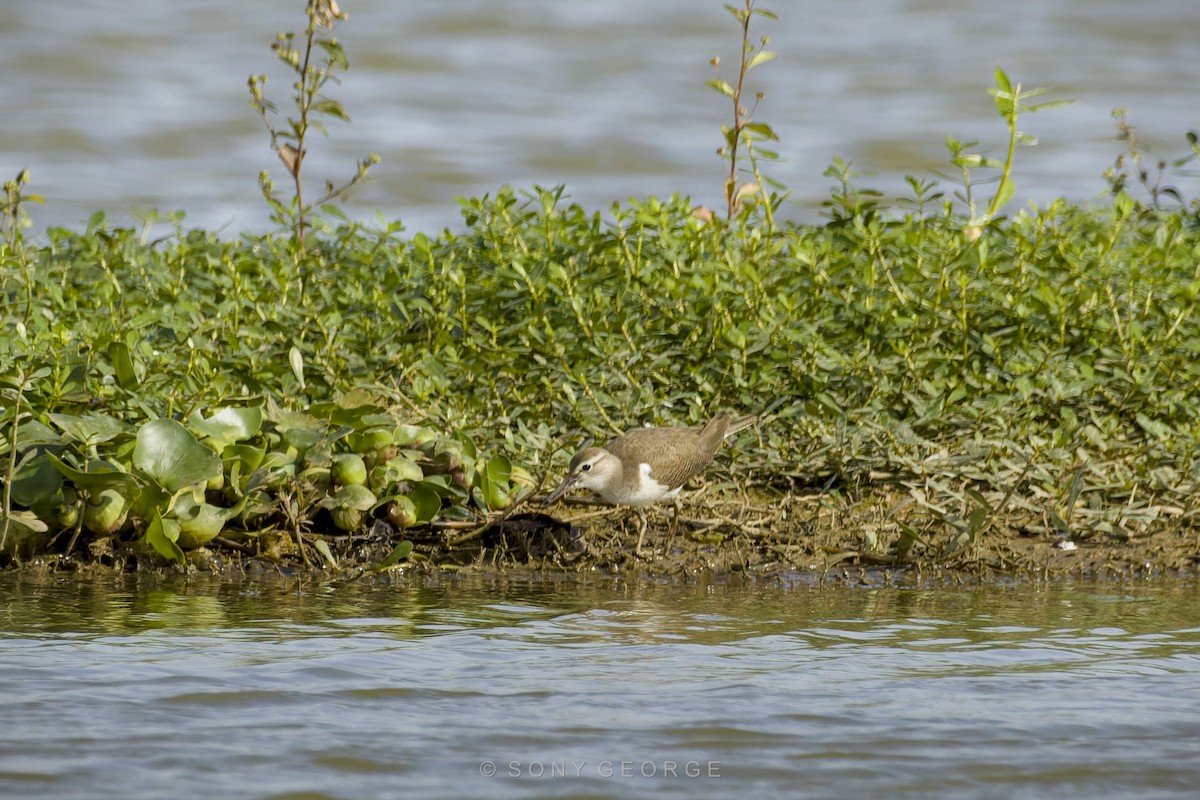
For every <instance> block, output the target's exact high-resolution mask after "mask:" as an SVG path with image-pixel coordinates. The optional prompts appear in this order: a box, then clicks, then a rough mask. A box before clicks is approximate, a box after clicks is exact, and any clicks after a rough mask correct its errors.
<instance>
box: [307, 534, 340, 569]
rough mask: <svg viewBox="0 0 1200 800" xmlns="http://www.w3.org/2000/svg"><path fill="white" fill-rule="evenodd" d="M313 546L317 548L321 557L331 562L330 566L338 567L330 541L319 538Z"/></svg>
mask: <svg viewBox="0 0 1200 800" xmlns="http://www.w3.org/2000/svg"><path fill="white" fill-rule="evenodd" d="M313 546H314V547H316V548H317V552H318V553H320V554H321V557H322V558H324V559H325V560H326V561H327V562H329V566H331V567H333V568H334V569H337V568H338V563H337V559H336V558H334V557H333V551H332V550H330V549H329V543H328V542H326V541H325V540H324V539H317V541H316V544H314V545H313Z"/></svg>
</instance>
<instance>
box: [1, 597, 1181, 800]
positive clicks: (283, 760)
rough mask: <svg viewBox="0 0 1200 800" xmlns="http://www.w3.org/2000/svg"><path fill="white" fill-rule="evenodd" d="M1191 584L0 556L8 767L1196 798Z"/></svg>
mask: <svg viewBox="0 0 1200 800" xmlns="http://www.w3.org/2000/svg"><path fill="white" fill-rule="evenodd" d="M1198 619H1200V601H1198V600H1197V597H1196V594H1195V591H1194V588H1193V587H1158V588H1137V589H1130V588H1128V587H1125V588H1122V587H1118V586H1112V585H1108V586H1045V585H1027V586H1014V587H999V588H997V587H991V588H980V589H971V590H959V589H945V588H942V589H937V590H902V589H856V588H845V587H809V586H798V587H790V588H787V587H784V588H777V587H770V588H766V587H756V586H728V585H717V586H709V585H696V586H659V585H652V586H635V587H631V586H628V585H624V584H621V583H613V582H603V581H591V582H586V581H585V582H579V581H575V580H572V581H565V580H563V581H559V580H538V581H530V580H523V581H508V582H506V581H498V580H486V579H482V578H476V579H465V578H464V579H458V580H454V581H441V582H437V583H432V584H431V583H429V582H428V581H424V582H417V583H412V582H409V581H408V579H397V580H388V581H367V580H364V581H359V582H356V583H349V584H342V585H334V584H318V583H309V582H289V581H287V580H284V579H246V580H245V581H242V582H238V583H228V582H223V581H220V580H217V579H214V578H194V579H192V580H191V581H188V582H180V581H164V580H162V579H156V580H151V579H149V578H113V577H107V578H84V579H80V578H47V577H35V576H30V575H13V574H4V575H0V719H2V720H3V725H2V726H0V796H4V797H33V796H38V797H52V798H59V797H62V798H95V797H122V798H160V797H168V796H178V797H183V796H195V797H199V796H210V797H229V798H284V797H290V798H301V797H304V798H372V797H400V796H421V797H445V798H454V797H467V796H491V797H512V798H520V797H532V796H541V797H564V798H565V797H615V796H622V797H663V796H665V797H689V798H691V797H731V796H739V795H740V796H746V797H775V796H798V797H830V798H834V797H839V798H844V797H911V798H923V797H934V796H952V797H959V798H991V797H996V798H1012V797H1056V798H1061V797H1089V798H1092V797H1139V798H1153V797H1191V796H1194V791H1195V787H1196V786H1197V785H1198V784H1200V761H1198V760H1197V758H1196V756H1197V744H1196V743H1197V741H1200V627H1198V626H1197V620H1198Z"/></svg>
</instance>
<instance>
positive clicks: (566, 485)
mask: <svg viewBox="0 0 1200 800" xmlns="http://www.w3.org/2000/svg"><path fill="white" fill-rule="evenodd" d="M578 480H579V473H575V474H574V475H568V476H567V477H565V478H563V482H562V483H560V484H559V485H558V488H557V489H555V490H554V491H553V492H551V493H550V494H549V496H547V497H546V499H545V500H543V501H542V505H547V506H548V505H550V504H551V503H556V502H558V499H559V498H560V497H562V496H563V495H564V494H566V493H567V490H568V489H570V488H571V487H572V486H574V485H575V483H576V481H578Z"/></svg>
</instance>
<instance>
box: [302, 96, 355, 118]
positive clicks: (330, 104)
mask: <svg viewBox="0 0 1200 800" xmlns="http://www.w3.org/2000/svg"><path fill="white" fill-rule="evenodd" d="M311 110H312V111H315V112H317V113H318V114H327V115H329V116H331V117H337V118H338V119H340V120H344V121H346V122H349V121H350V116H349V115H348V114H347V113H346V110H345V109H344V108H343V107H342V104H341V102H340V101H338V100H330V99H325V100H318V101H317V102H315V103H313V104H312V106H311Z"/></svg>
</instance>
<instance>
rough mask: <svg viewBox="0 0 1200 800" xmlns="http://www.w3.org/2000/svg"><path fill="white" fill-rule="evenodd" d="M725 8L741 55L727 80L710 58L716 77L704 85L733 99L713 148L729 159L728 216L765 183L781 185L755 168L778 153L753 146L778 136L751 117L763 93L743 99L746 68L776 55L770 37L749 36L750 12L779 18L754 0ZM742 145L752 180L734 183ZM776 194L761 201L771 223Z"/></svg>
mask: <svg viewBox="0 0 1200 800" xmlns="http://www.w3.org/2000/svg"><path fill="white" fill-rule="evenodd" d="M725 9H726V10H727V11H728V12H729V13H730V14H732V15H733V18H734V19H736V20H737V21H738V25H739V26H740V27H741V31H742V48H741V57H740V58H739V60H738V70H737V82H736V84H730V83H729V82H728V81H726V80H725V79H724V78H722V77H721V71H720V66H721V59H720V58H713V59H712V60H711V61H710V62H709V63H710V64H712V67H713V70H714V71H715V72H716V77H715V78H713V79H712V80H710V81H707V85H709V86H711V87H712V88H713V89H715V90H717V91H718V92H720V93H721V94H723V95H725V96H726V97H728V98H729V99H730V101H732V103H733V124H732V125H722V126H721V133H722V135H723V136H724V139H725V144H724V145H722V146H721V147H720V148H719V149H718V150H717V155H719V156H721V157H722V158H724V159H725V160H726V161H728V162H729V174H728V176H727V177H726V178H725V205H726V215H727V217H728V218H729V219H733V217H734V216H735V215H737V214H738V212H739V211H740V210H741V208H742V206H743V201H744V200H745V199H746V198H748V197H752V196H753V195H755V194H758V193H759V192H761V191H763V185H764V184H765V183H768V184H770V185H772V186H774V187H776V188H783V187H782V185H780V184H779V183H777V182H775V181H773V180H771V179H770V178H765V177H764V176H763V174H762V171H761V170H760V169H759V163H758V162H759V159H760V158H766V159H771V160H774V159H777V158H779V155H778V153H776V152H774V151H771V150H765V149H763V148H761V147H757V145H758V144H760V143H761V142H768V141H772V142H777V141H779V137H778V136H776V135H775V131H773V130H772V129H771V126H770V125H768V124H767V123H765V122H756V121H755V120H754V112H755V111H757V110H758V104H759V103H760V102H761V101H762V99H763V93H762V92H758V93H756V94H755V95H754V105H753V106H751V107H749V108H747V107H746V105H745V103H744V100H743V98H744V95H745V84H746V75H747V73H749V72H750V70H752V69H754V68H755V67H757V66H759V65H760V64H764V63H766V62H768V61H771V60H772V59H774V58H775V57H776V53H773V52H771V51H770V50H767V49H766V48H767V44H768V43H770V39H769V38H768V37H766V36H763V37H761V38H760V39H759V42H758V44H757V45H755V44H754V43H753V42H752V41H751V39H750V21H751V19H752V18H753V17H754V16H756V15H757V16H761V17H766V18H767V19H779V17H778V16H777V15H776V14H775V12H773V11H769V10H768V9H765V8H755V7H754V0H745V5H744V6H743V7H741V8H738V7H736V6H733V5H728V4H726V6H725ZM743 147H744V148H745V151H746V158H747V160H749V162H750V173H751V175H753V178H754V180H752V181H748V182H746V183H743V184H741V185H740V186H739V185H738V175H739V167H738V158H739V150H740V149H741V148H743ZM779 199H780V198H775V197H772V198H770V199H769V200H768V201H767V202H765V203H764V204H763V208H764V209H765V213H766V215H767V222H768V223H769V224H771V225H773V224H774V218H773V216H772V214H773V206H774V205H775V204H777V203H778V201H779Z"/></svg>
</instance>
